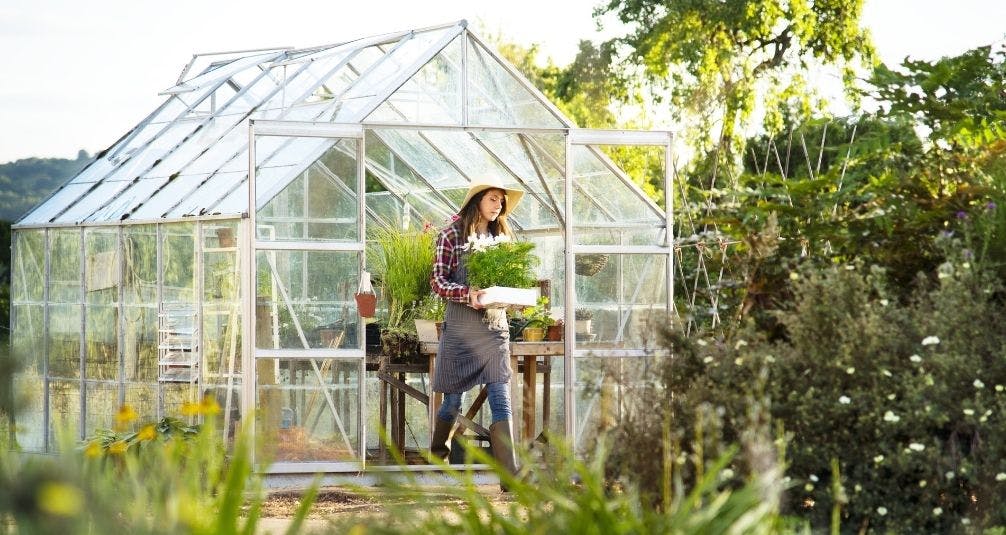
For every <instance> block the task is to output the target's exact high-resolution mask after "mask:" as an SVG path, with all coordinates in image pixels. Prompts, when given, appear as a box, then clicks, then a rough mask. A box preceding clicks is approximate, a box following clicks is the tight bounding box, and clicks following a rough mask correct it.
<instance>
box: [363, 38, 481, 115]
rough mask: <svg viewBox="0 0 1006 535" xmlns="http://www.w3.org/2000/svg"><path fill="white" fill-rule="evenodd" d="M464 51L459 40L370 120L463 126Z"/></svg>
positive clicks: (418, 74) (420, 71) (429, 63)
mask: <svg viewBox="0 0 1006 535" xmlns="http://www.w3.org/2000/svg"><path fill="white" fill-rule="evenodd" d="M461 50H462V48H461V37H456V38H455V39H454V40H453V41H451V43H450V44H449V45H447V46H446V47H445V48H444V49H443V50H442V51H441V52H440V53H439V54H437V55H436V56H434V57H433V59H431V60H430V61H429V62H428V63H427V64H426V65H425V66H423V68H422V69H419V72H417V73H416V74H415V75H414V76H412V77H411V78H409V80H408V81H407V82H406V83H405V84H404V85H403V86H402V87H401V88H399V89H398V90H397V91H395V93H394V94H392V95H391V97H390V98H389V99H388V100H387V101H385V102H384V104H381V108H380V111H378V112H375V113H372V114H370V115H369V116H368V117H367V118H368V119H371V120H375V119H377V117H381V118H382V119H381V120H385V121H393V122H394V121H403V122H408V123H439V124H448V123H450V124H461V83H462V80H461V71H460V68H461Z"/></svg>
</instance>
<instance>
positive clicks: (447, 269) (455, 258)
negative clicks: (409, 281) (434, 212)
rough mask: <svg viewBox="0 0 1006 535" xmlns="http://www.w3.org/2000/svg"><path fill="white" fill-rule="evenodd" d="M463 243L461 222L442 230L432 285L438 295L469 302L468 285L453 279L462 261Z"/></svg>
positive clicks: (439, 236) (435, 252)
mask: <svg viewBox="0 0 1006 535" xmlns="http://www.w3.org/2000/svg"><path fill="white" fill-rule="evenodd" d="M463 245H464V243H463V242H462V241H461V225H460V224H459V223H454V224H452V225H450V226H449V227H447V228H445V229H444V230H441V231H440V234H439V235H438V236H437V246H436V249H435V250H434V255H435V256H434V258H433V276H432V277H430V286H431V287H433V291H434V292H435V293H436V294H437V295H439V296H440V297H443V298H444V299H448V300H450V301H457V302H458V303H467V302H468V286H465V285H464V284H458V283H456V282H453V281H451V276H452V275H454V273H455V272H456V271H457V269H458V263H459V262H460V261H461V247H462V246H463Z"/></svg>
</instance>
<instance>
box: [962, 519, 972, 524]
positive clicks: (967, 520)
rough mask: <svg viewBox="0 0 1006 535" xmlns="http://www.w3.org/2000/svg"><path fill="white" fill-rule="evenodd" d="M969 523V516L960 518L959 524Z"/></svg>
mask: <svg viewBox="0 0 1006 535" xmlns="http://www.w3.org/2000/svg"><path fill="white" fill-rule="evenodd" d="M970 523H971V519H970V518H962V519H961V524H964V525H965V526H967V525H968V524H970Z"/></svg>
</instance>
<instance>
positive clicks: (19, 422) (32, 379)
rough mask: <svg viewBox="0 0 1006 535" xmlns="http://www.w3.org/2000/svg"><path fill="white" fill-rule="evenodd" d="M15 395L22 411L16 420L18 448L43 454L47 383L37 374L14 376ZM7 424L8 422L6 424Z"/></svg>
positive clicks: (15, 432)
mask: <svg viewBox="0 0 1006 535" xmlns="http://www.w3.org/2000/svg"><path fill="white" fill-rule="evenodd" d="M13 385H14V395H15V396H16V399H17V400H18V402H19V403H21V410H19V411H18V412H17V415H16V416H15V419H14V436H15V439H16V440H17V446H18V448H20V449H22V450H23V451H28V452H35V453H41V452H43V451H45V383H44V381H43V379H42V376H41V375H39V374H37V373H35V372H24V373H18V374H15V375H14V383H13ZM5 423H6V422H5Z"/></svg>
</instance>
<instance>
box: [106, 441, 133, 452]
mask: <svg viewBox="0 0 1006 535" xmlns="http://www.w3.org/2000/svg"><path fill="white" fill-rule="evenodd" d="M127 449H129V444H126V443H125V441H122V440H116V441H115V442H113V443H112V444H111V445H110V446H108V453H111V454H112V455H121V454H123V453H126V450H127Z"/></svg>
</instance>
